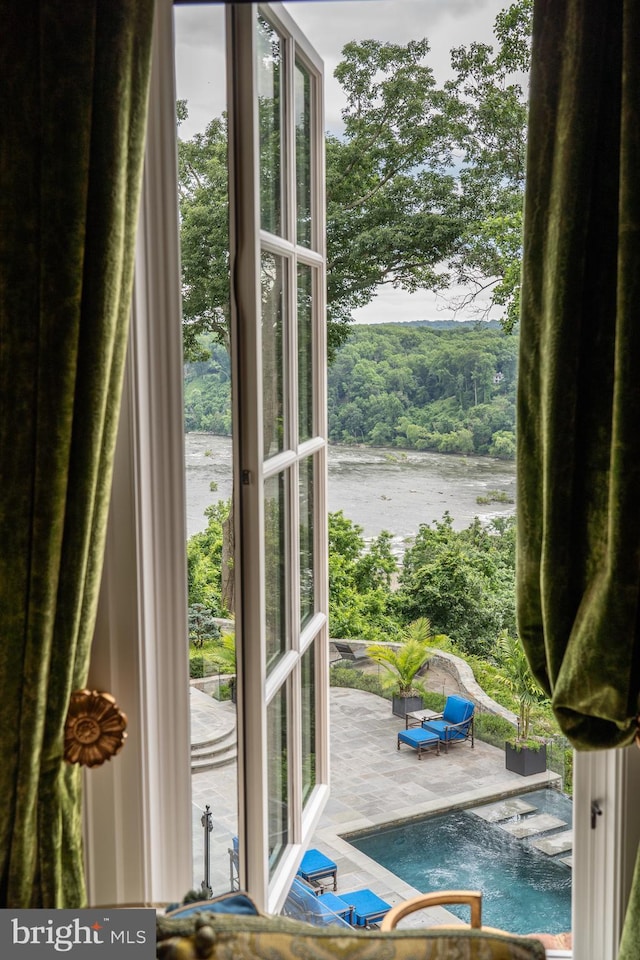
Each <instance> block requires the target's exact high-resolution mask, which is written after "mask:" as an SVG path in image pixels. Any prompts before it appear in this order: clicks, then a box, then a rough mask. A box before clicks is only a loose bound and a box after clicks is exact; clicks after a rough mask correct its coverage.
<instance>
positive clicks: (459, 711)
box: [422, 695, 475, 750]
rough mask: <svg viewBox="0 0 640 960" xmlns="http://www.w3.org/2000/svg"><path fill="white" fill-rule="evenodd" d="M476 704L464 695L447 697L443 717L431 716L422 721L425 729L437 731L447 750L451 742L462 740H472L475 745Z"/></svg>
mask: <svg viewBox="0 0 640 960" xmlns="http://www.w3.org/2000/svg"><path fill="white" fill-rule="evenodd" d="M474 710H475V704H473V703H472V702H471V700H465V699H464V697H458V696H455V695H454V696H450V697H447V700H446V703H445V705H444V711H443V713H442V716H441V717H434V718H429V719H428V720H423V721H422V726H423V727H424V728H425V730H430V731H431V732H432V733H437V734H438V736H439V737H440V740H441V741H442V743H444V746H445V750H448V749H449V744H450V743H457V742H459V741H462V740H471V746H472V747H473V711H474Z"/></svg>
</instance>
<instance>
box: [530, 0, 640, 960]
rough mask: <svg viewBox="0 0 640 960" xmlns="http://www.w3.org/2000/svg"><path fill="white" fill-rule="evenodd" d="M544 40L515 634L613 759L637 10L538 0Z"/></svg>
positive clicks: (639, 676)
mask: <svg viewBox="0 0 640 960" xmlns="http://www.w3.org/2000/svg"><path fill="white" fill-rule="evenodd" d="M533 33H534V36H533V48H532V70H531V87H530V106H529V142H528V158H527V187H526V199H525V228H524V256H523V284H522V311H521V331H520V368H519V397H518V597H517V605H518V624H519V631H520V636H521V638H522V641H523V644H524V646H525V649H526V651H527V655H528V658H529V662H530V664H531V667H532V670H533V672H534V674H535V676H536V677H537V679H538V681H539V682H540V683H541V684H542V686H543V688H544V689H545V691H546V692H547V693H548V695H549V696H550V697H551V699H552V703H553V707H554V710H555V713H556V716H557V718H558V720H559V723H560V725H561V727H562V729H563V731H564V732H565V733H566V735H567V736H568V737H569V739H570V740H571V742H572V743H573V745H574V746H575V747H576V748H578V749H597V748H607V747H617V746H624V745H626V744H628V743H630V742H631V741H632V740H633V737H634V734H635V732H636V719H635V718H636V715H637V713H638V690H639V687H640V656H639V654H640V637H639V629H640V627H639V622H638V612H639V601H640V496H639V492H640V372H639V366H640V322H639V316H638V314H639V310H640V306H639V305H640V176H638V170H639V169H640V7H638V5H637V4H635V3H634V2H633V0H612V2H610V3H593V2H592V0H565V2H562V3H558V2H555V0H535V3H534V27H533ZM639 897H640V884H639V882H638V878H636V882H635V888H634V893H633V895H632V900H631V904H630V908H629V911H628V913H627V923H626V927H625V935H624V937H623V947H622V954H621V956H622V957H625V958H628V960H630V958H631V957H638V956H640V953H639V952H638V946H637V945H638V942H640V909H639V908H638V905H636V901H637V900H638V898H639ZM634 944H635V945H634Z"/></svg>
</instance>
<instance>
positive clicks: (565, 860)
mask: <svg viewBox="0 0 640 960" xmlns="http://www.w3.org/2000/svg"><path fill="white" fill-rule="evenodd" d="M560 863H566V865H567V866H568V867H571V869H572V870H573V855H572V856H570V857H560Z"/></svg>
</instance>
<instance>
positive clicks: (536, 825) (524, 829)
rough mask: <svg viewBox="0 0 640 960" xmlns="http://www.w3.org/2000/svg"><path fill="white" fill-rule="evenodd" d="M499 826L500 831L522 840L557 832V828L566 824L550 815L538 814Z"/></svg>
mask: <svg viewBox="0 0 640 960" xmlns="http://www.w3.org/2000/svg"><path fill="white" fill-rule="evenodd" d="M499 826H500V829H501V830H504V831H506V833H510V834H511V836H512V837H516V838H517V839H518V840H522V839H523V838H524V837H532V836H534V834H536V833H548V832H549V831H550V830H557V828H558V827H566V826H567V823H566V821H565V820H560V818H559V817H554V816H552V815H551V814H550V813H538V814H535V815H534V816H532V817H526V819H524V820H520V821H518V822H517V823H501V824H499Z"/></svg>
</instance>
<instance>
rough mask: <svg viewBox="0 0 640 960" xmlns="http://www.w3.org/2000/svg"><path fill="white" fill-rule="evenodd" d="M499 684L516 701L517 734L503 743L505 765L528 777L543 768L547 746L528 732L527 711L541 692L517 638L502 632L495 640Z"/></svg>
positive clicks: (539, 699) (540, 699) (545, 764)
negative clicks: (496, 644) (496, 640)
mask: <svg viewBox="0 0 640 960" xmlns="http://www.w3.org/2000/svg"><path fill="white" fill-rule="evenodd" d="M497 653H498V663H499V668H500V674H499V677H498V679H499V681H500V683H501V684H502V685H503V686H504V687H506V688H507V690H509V691H510V692H511V693H512V694H513V696H514V697H515V698H516V700H517V702H518V733H517V736H515V737H513V738H512V739H511V740H505V744H504V749H505V766H506V768H507V770H511V771H512V772H513V773H519V774H520V775H521V776H523V777H528V776H530V775H531V774H533V773H543V772H544V771H545V770H546V769H547V746H546V743H545V742H544V740H542V739H540V738H538V737H535V736H533V735H532V732H531V708H532V707H533V706H534V704H538V703H542V702H543V701H544V699H545V696H544V693H543V692H542V690H541V689H540V687H539V686H538V683H537V682H536V680H535V679H534V677H533V675H532V673H531V670H530V668H529V663H528V661H527V658H526V655H525V652H524V649H523V647H522V644H521V643H520V641H519V640H518V638H517V637H512V636H509V634H508V633H506V632H505V633H503V634H502V635H501V636H500V637H498V649H497Z"/></svg>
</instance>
